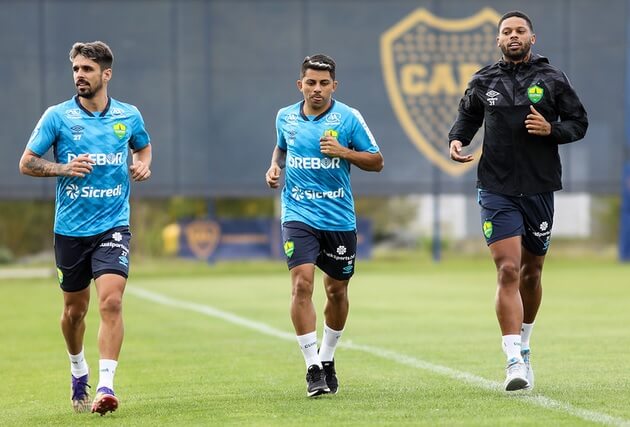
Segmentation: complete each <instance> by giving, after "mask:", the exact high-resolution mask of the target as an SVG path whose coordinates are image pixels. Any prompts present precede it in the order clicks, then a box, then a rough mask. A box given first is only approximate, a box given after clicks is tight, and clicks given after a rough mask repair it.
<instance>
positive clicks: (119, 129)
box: [113, 122, 127, 139]
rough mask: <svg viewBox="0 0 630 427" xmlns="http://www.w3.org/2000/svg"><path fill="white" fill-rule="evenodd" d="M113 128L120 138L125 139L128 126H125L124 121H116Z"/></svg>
mask: <svg viewBox="0 0 630 427" xmlns="http://www.w3.org/2000/svg"><path fill="white" fill-rule="evenodd" d="M113 128H114V133H115V134H116V136H117V137H118V139H123V138H124V137H125V135H126V134H127V126H125V125H124V124H123V123H120V122H118V123H114V125H113Z"/></svg>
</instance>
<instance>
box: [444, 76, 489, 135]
mask: <svg viewBox="0 0 630 427" xmlns="http://www.w3.org/2000/svg"><path fill="white" fill-rule="evenodd" d="M477 91H478V89H477V88H476V85H475V79H474V78H473V80H471V82H470V83H469V84H468V88H467V89H466V92H465V93H464V96H463V97H462V99H461V100H460V101H459V108H458V111H457V118H456V119H455V123H453V126H452V127H451V130H450V132H449V133H448V143H449V144H450V143H451V141H454V140H459V141H461V142H462V144H463V145H464V146H466V145H469V144H470V141H472V139H473V137H474V136H475V133H477V131H478V130H479V128H480V127H481V125H482V123H483V117H484V114H485V112H484V106H483V105H482V104H481V103H480V102H479V99H478V97H477Z"/></svg>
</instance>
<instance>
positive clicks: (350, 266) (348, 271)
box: [341, 264, 354, 274]
mask: <svg viewBox="0 0 630 427" xmlns="http://www.w3.org/2000/svg"><path fill="white" fill-rule="evenodd" d="M352 270H354V265H353V264H348V265H346V266H345V267H344V268H343V269H342V270H341V271H342V272H343V274H351V273H352Z"/></svg>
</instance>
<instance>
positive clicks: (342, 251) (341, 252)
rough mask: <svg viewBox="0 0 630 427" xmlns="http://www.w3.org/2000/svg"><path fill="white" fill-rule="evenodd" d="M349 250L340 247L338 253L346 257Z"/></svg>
mask: <svg viewBox="0 0 630 427" xmlns="http://www.w3.org/2000/svg"><path fill="white" fill-rule="evenodd" d="M346 251H347V249H346V247H345V246H343V245H341V246H339V247H337V253H338V254H339V255H344V254H345V253H346Z"/></svg>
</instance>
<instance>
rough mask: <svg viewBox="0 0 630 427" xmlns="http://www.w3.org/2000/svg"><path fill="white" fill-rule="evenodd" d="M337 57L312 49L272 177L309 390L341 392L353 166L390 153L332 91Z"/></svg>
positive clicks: (285, 115) (372, 166)
mask: <svg viewBox="0 0 630 427" xmlns="http://www.w3.org/2000/svg"><path fill="white" fill-rule="evenodd" d="M337 84H338V83H337V81H336V80H335V61H334V60H333V59H332V58H330V57H329V56H326V55H321V54H318V55H313V56H307V57H306V58H305V59H304V61H303V62H302V68H301V75H300V79H299V80H298V81H297V87H298V89H299V90H300V92H302V95H303V96H304V100H302V101H300V102H298V103H296V104H293V105H290V106H288V107H285V108H282V109H281V110H280V111H279V112H278V115H277V118H276V131H277V143H276V147H275V149H274V151H273V155H272V158H271V166H270V167H269V169H268V170H267V173H266V175H265V180H266V182H267V185H269V187H271V188H278V187H279V185H280V184H279V180H280V173H281V171H282V169H285V168H286V176H285V185H284V188H283V189H282V239H283V242H284V252H285V255H286V258H287V264H288V266H289V270H290V272H291V283H292V294H291V320H292V322H293V326H294V328H295V332H296V335H297V341H298V344H299V345H300V348H301V350H302V354H303V355H304V360H305V362H306V369H307V371H306V383H307V395H308V396H309V397H314V396H318V395H320V394H324V393H332V394H335V393H337V390H338V387H339V383H338V379H337V375H336V371H335V361H334V354H335V348H336V346H337V342H338V341H339V338H340V337H341V334H342V332H343V329H344V327H345V324H346V319H347V317H348V307H349V305H348V283H349V281H350V278H351V277H352V275H353V273H354V264H355V261H356V259H355V258H356V246H357V234H356V218H355V212H354V199H353V197H352V188H351V186H350V166H351V165H355V166H357V167H358V168H360V169H363V170H366V171H374V172H379V171H380V170H381V169H383V156H382V155H381V153H380V150H379V147H378V145H377V144H376V141H375V140H374V137H373V136H372V133H371V132H370V130H369V129H368V127H367V124H366V123H365V121H364V120H363V117H362V116H361V114H360V113H359V112H358V111H357V110H355V109H354V108H351V107H349V106H347V105H345V104H343V103H341V102H339V101H337V100H335V99H333V98H332V95H333V93H334V92H335V89H336V88H337ZM315 266H318V267H319V268H320V269H321V270H322V272H323V273H324V289H325V291H326V297H327V302H326V307H325V309H324V318H325V323H324V333H323V337H322V343H321V347H320V348H319V350H318V348H317V331H316V314H315V307H314V306H313V301H312V297H313V282H314V276H315Z"/></svg>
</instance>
